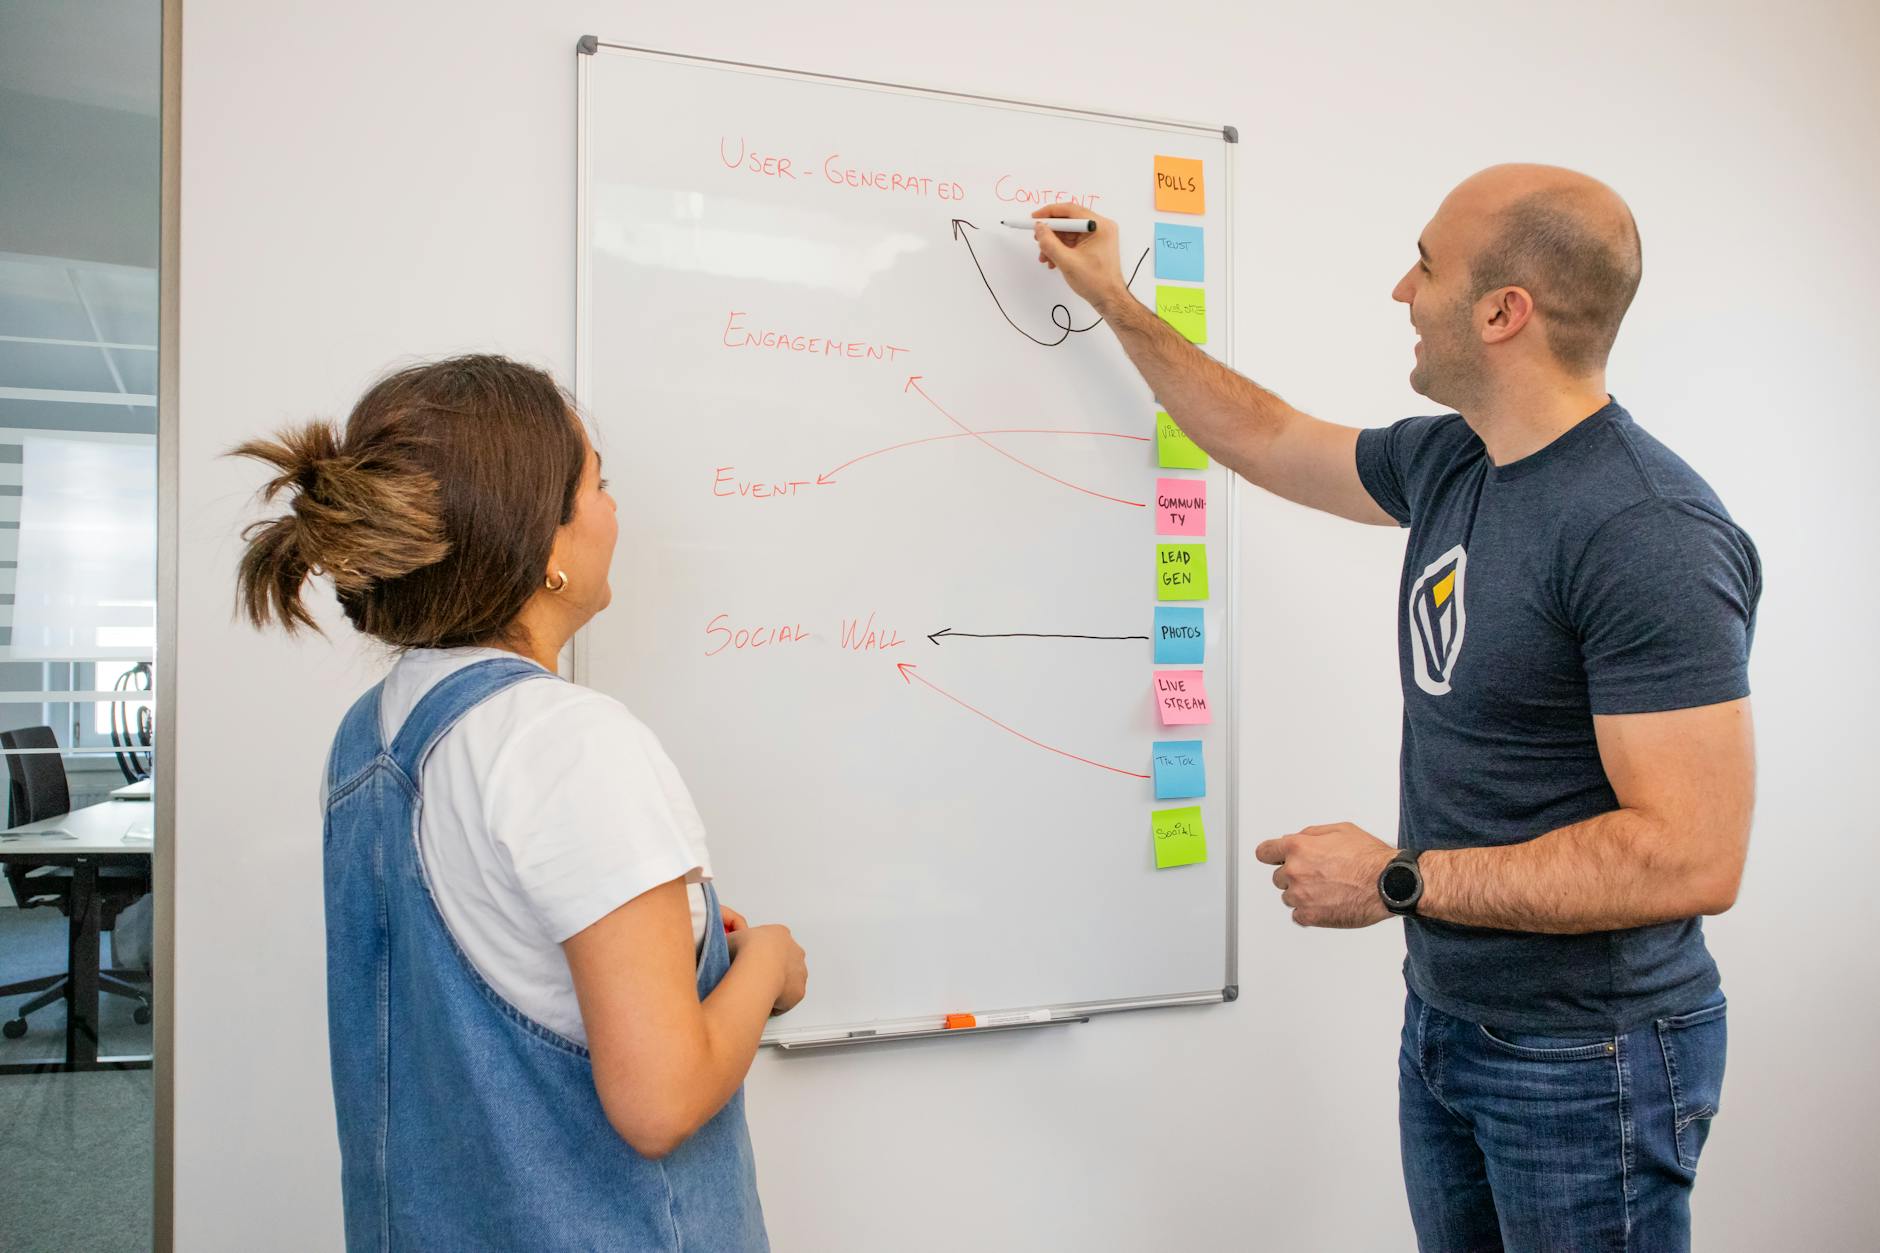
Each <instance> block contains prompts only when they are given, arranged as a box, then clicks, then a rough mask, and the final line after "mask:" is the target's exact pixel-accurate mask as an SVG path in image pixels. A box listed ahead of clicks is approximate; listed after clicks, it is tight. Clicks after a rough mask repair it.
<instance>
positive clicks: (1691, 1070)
mask: <svg viewBox="0 0 1880 1253" xmlns="http://www.w3.org/2000/svg"><path fill="white" fill-rule="evenodd" d="M1727 1008H1728V1006H1727V1003H1726V1002H1724V1001H1722V1000H1719V1001H1718V1002H1717V1003H1716V1004H1715V1005H1707V1006H1705V1007H1704V1008H1703V1009H1699V1010H1696V1011H1694V1012H1692V1013H1689V1014H1679V1015H1677V1016H1675V1017H1672V1018H1660V1019H1659V1020H1658V1021H1657V1023H1656V1024H1655V1025H1656V1027H1657V1029H1658V1045H1659V1048H1660V1049H1661V1050H1663V1052H1664V1058H1665V1078H1666V1079H1667V1080H1668V1081H1669V1083H1670V1085H1671V1118H1672V1128H1671V1129H1672V1133H1673V1136H1674V1138H1675V1139H1676V1141H1677V1147H1678V1164H1679V1165H1680V1166H1682V1167H1684V1169H1686V1170H1696V1169H1697V1158H1698V1155H1699V1154H1701V1153H1702V1152H1703V1151H1704V1141H1705V1140H1706V1139H1707V1138H1708V1137H1709V1135H1710V1120H1711V1119H1712V1118H1715V1117H1716V1115H1717V1108H1718V1104H1719V1102H1720V1101H1721V1100H1722V1097H1723V1065H1724V1056H1725V1051H1726V1045H1727V1043H1728V1039H1729V1027H1728V1024H1727V1021H1726V1019H1725V1017H1724V1011H1725V1010H1726V1009H1727Z"/></svg>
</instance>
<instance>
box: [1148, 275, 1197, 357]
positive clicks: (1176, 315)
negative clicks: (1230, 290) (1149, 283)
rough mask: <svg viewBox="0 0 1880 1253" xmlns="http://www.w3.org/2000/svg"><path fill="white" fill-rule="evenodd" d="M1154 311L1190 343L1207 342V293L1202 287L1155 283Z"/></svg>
mask: <svg viewBox="0 0 1880 1253" xmlns="http://www.w3.org/2000/svg"><path fill="white" fill-rule="evenodd" d="M1155 311H1156V312H1157V313H1159V314H1161V315H1162V320H1163V321H1164V322H1167V323H1168V324H1169V325H1170V326H1172V327H1174V328H1175V329H1176V330H1178V331H1180V332H1181V333H1182V337H1183V338H1184V339H1186V340H1187V341H1188V342H1189V343H1191V344H1205V343H1207V342H1208V293H1207V289H1206V288H1203V287H1169V286H1167V285H1165V284H1162V283H1157V284H1156V285H1155Z"/></svg>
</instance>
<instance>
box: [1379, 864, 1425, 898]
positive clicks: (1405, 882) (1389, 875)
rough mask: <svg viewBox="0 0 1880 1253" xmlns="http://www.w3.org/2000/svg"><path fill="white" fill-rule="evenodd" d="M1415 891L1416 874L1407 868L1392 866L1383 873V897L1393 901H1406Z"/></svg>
mask: <svg viewBox="0 0 1880 1253" xmlns="http://www.w3.org/2000/svg"><path fill="white" fill-rule="evenodd" d="M1416 890H1417V872H1416V871H1414V870H1412V869H1410V867H1408V866H1392V867H1390V868H1389V869H1388V870H1386V871H1384V895H1385V896H1388V897H1389V898H1390V899H1391V900H1393V901H1407V900H1409V899H1410V897H1411V895H1412V894H1413V893H1415V892H1416Z"/></svg>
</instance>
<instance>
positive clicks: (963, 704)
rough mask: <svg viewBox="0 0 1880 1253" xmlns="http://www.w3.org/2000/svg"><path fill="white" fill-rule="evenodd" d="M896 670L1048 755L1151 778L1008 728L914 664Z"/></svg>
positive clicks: (900, 663) (896, 665)
mask: <svg viewBox="0 0 1880 1253" xmlns="http://www.w3.org/2000/svg"><path fill="white" fill-rule="evenodd" d="M894 668H895V669H896V670H899V671H900V672H901V681H902V682H903V683H906V684H908V685H909V686H912V685H913V684H914V683H915V682H919V683H921V684H922V685H924V686H926V687H928V688H931V689H932V690H934V691H936V692H939V693H940V695H942V696H944V697H946V698H947V699H948V700H950V701H952V702H953V703H954V704H956V705H958V706H959V707H960V708H961V709H964V710H967V711H968V712H971V713H976V714H978V715H979V716H980V717H981V718H984V719H985V720H986V721H987V722H990V723H991V724H992V725H993V726H995V727H997V728H999V730H1001V731H1009V732H1011V734H1013V735H1016V736H1017V737H1018V738H1019V739H1021V740H1023V741H1025V743H1027V744H1031V745H1035V746H1036V747H1038V748H1042V749H1044V750H1045V751H1046V752H1047V753H1056V754H1057V755H1058V756H1060V757H1068V758H1070V759H1071V760H1072V761H1081V762H1083V763H1084V764H1085V765H1086V766H1095V767H1096V768H1097V769H1099V770H1108V771H1109V772H1110V773H1112V774H1123V775H1128V776H1129V777H1130V778H1132V779H1146V778H1148V777H1149V776H1148V775H1146V774H1137V773H1136V772H1135V771H1134V770H1123V769H1120V768H1119V767H1116V766H1106V765H1104V764H1103V763H1102V762H1100V761H1092V760H1090V758H1088V757H1079V756H1078V755H1077V754H1076V753H1067V752H1065V751H1064V750H1063V749H1061V748H1052V747H1051V746H1050V745H1049V744H1045V743H1042V742H1040V741H1038V740H1034V739H1032V738H1031V737H1030V736H1029V735H1026V734H1025V733H1024V732H1023V731H1015V730H1013V729H1012V728H1011V727H1008V726H1006V725H1005V724H1004V723H1003V722H1000V721H999V720H998V719H997V718H995V717H993V716H992V715H991V714H988V713H984V712H982V711H980V710H977V709H974V708H973V707H972V706H971V705H969V704H967V703H966V702H965V701H963V700H961V699H960V698H959V697H957V696H955V695H953V693H951V692H948V691H945V690H944V689H941V688H938V687H934V685H933V684H931V683H928V682H927V680H926V679H923V678H921V677H920V676H919V675H918V674H915V673H914V671H915V670H916V669H918V668H919V667H917V666H916V665H915V664H914V663H913V662H910V661H897V662H895V663H894Z"/></svg>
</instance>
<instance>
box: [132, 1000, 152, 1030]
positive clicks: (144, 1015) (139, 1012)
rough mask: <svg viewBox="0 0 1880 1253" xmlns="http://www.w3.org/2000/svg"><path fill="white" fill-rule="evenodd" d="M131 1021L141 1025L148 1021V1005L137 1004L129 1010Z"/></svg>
mask: <svg viewBox="0 0 1880 1253" xmlns="http://www.w3.org/2000/svg"><path fill="white" fill-rule="evenodd" d="M131 1021H132V1022H134V1023H136V1024H137V1025H138V1026H140V1027H142V1026H144V1025H146V1024H148V1023H149V1021H150V1006H148V1005H139V1006H138V1007H137V1008H136V1009H133V1010H132V1011H131Z"/></svg>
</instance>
